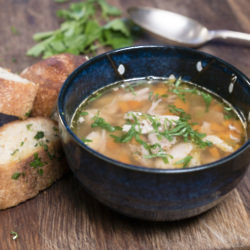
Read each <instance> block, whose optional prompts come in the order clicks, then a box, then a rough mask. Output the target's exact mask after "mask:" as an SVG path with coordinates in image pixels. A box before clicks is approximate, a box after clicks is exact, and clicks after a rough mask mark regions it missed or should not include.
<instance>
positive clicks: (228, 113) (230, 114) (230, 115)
mask: <svg viewBox="0 0 250 250" xmlns="http://www.w3.org/2000/svg"><path fill="white" fill-rule="evenodd" d="M224 111H225V114H224V119H225V120H229V119H232V118H233V117H234V112H233V110H232V108H231V107H224Z"/></svg>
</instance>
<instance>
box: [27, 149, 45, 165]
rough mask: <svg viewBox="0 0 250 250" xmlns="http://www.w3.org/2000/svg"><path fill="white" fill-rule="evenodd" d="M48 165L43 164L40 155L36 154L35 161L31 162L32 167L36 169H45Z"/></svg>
mask: <svg viewBox="0 0 250 250" xmlns="http://www.w3.org/2000/svg"><path fill="white" fill-rule="evenodd" d="M45 164H46V163H45V162H42V160H41V158H40V157H39V156H38V153H37V152H36V153H34V160H33V161H32V162H30V166H31V167H34V168H38V167H43V166H44V165H45Z"/></svg>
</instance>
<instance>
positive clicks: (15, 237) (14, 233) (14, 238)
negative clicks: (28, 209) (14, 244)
mask: <svg viewBox="0 0 250 250" xmlns="http://www.w3.org/2000/svg"><path fill="white" fill-rule="evenodd" d="M10 235H11V236H12V240H16V239H17V238H18V237H19V236H18V233H17V232H14V231H11V232H10Z"/></svg>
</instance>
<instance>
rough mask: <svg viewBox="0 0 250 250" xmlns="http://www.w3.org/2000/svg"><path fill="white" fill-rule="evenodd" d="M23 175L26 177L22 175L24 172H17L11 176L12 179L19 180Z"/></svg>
mask: <svg viewBox="0 0 250 250" xmlns="http://www.w3.org/2000/svg"><path fill="white" fill-rule="evenodd" d="M21 175H23V176H24V173H22V172H16V173H14V174H13V175H12V176H11V179H13V180H17V179H18V178H19V177H20V176H21Z"/></svg>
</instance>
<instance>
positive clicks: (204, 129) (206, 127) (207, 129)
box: [201, 122, 211, 134]
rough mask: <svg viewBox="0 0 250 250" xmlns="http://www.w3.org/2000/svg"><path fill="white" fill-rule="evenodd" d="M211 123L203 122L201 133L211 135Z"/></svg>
mask: <svg viewBox="0 0 250 250" xmlns="http://www.w3.org/2000/svg"><path fill="white" fill-rule="evenodd" d="M210 125H211V124H210V123H209V122H203V123H202V125H201V132H202V133H205V134H210V133H211V129H210Z"/></svg>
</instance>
